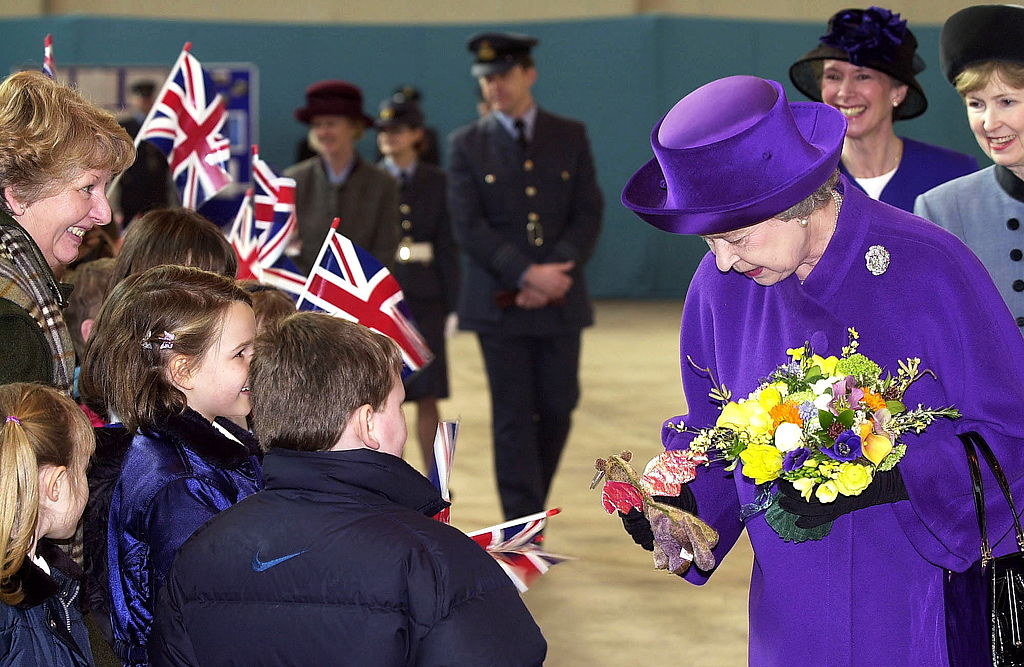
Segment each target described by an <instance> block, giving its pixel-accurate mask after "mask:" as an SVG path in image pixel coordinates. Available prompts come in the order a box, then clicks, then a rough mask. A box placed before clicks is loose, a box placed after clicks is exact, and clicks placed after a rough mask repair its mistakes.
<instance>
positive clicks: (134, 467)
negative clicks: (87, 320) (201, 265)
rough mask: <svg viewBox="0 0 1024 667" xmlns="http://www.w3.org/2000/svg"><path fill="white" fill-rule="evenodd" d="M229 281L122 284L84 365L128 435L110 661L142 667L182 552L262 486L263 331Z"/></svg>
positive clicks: (112, 539)
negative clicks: (253, 401)
mask: <svg viewBox="0 0 1024 667" xmlns="http://www.w3.org/2000/svg"><path fill="white" fill-rule="evenodd" d="M250 303H251V302H250V299H249V295H248V294H246V293H245V292H244V291H243V290H242V289H240V288H239V287H238V286H236V284H235V282H234V281H233V280H231V279H229V278H225V277H223V276H220V275H217V274H215V273H210V272H208V271H203V270H201V269H196V268H192V267H183V266H158V267H155V268H152V269H149V270H147V271H145V272H144V273H141V274H137V275H133V276H129V277H128V278H126V279H125V280H123V281H122V282H121V283H119V284H118V285H117V286H116V287H115V288H114V290H113V292H111V295H110V297H109V298H108V300H107V301H106V303H105V304H104V305H103V308H102V310H101V311H100V314H99V317H98V318H97V323H96V326H95V329H94V333H93V337H92V338H91V339H90V341H89V345H88V347H87V349H86V354H85V361H84V363H83V365H82V378H81V386H82V393H83V395H85V396H96V397H100V398H102V400H103V401H105V403H106V405H107V406H109V408H110V410H111V412H113V413H114V414H116V415H118V416H119V417H120V418H121V420H122V422H123V423H124V425H125V427H126V428H127V430H128V431H129V432H130V433H133V434H134V436H133V438H132V442H131V445H130V446H129V448H128V451H127V453H126V454H125V456H124V461H123V463H122V464H121V471H120V475H119V476H118V479H117V481H116V482H115V483H114V487H113V490H112V491H111V498H110V510H109V516H108V521H107V536H106V545H107V557H108V562H107V577H106V581H107V584H108V586H109V590H108V592H107V593H108V602H109V603H110V621H111V631H112V635H113V644H114V652H115V653H116V654H117V656H118V657H119V658H120V659H121V660H122V661H123V662H124V663H125V664H130V665H139V664H146V663H147V662H148V661H147V657H146V644H147V641H148V638H149V633H150V628H151V625H152V620H153V615H152V610H153V606H154V605H153V603H154V596H155V595H156V592H157V590H159V588H160V584H161V583H162V582H163V579H164V576H165V575H166V573H167V569H168V568H169V567H170V564H171V561H172V560H173V558H174V556H175V554H176V553H177V552H178V549H179V548H180V547H181V545H182V544H183V543H184V542H185V540H187V539H188V538H189V537H190V536H191V535H192V533H193V532H194V531H195V530H196V529H197V528H199V526H201V525H202V524H203V523H205V522H206V520H207V519H209V518H210V517H212V516H213V515H215V514H217V513H218V512H220V511H221V510H224V509H226V508H227V507H229V506H231V505H233V504H234V503H236V502H238V501H239V500H241V499H242V498H244V497H246V496H248V495H250V494H252V493H254V492H256V491H258V490H259V489H260V488H262V486H263V473H262V468H261V465H260V461H259V459H258V458H257V456H256V452H257V445H256V442H255V440H254V438H253V437H252V435H251V434H250V433H249V432H248V431H246V430H245V429H242V428H240V427H238V426H236V425H235V424H232V423H231V422H230V421H229V420H227V419H225V417H232V416H237V415H245V414H248V413H249V409H250V407H249V387H248V382H249V359H250V357H251V355H252V339H253V336H254V332H255V328H256V323H255V318H254V317H253V312H252V308H251V306H250Z"/></svg>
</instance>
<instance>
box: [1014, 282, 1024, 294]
mask: <svg viewBox="0 0 1024 667" xmlns="http://www.w3.org/2000/svg"><path fill="white" fill-rule="evenodd" d="M1013 291H1014V292H1024V280H1014V281H1013Z"/></svg>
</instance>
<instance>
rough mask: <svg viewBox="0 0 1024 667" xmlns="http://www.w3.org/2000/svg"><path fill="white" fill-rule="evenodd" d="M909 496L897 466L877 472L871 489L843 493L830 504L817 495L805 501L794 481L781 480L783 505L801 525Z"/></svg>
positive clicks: (820, 523)
mask: <svg viewBox="0 0 1024 667" xmlns="http://www.w3.org/2000/svg"><path fill="white" fill-rule="evenodd" d="M908 499H909V496H907V487H905V486H904V485H903V477H902V476H900V471H899V470H897V469H896V468H893V469H892V470H886V471H885V472H879V473H875V477H874V479H872V480H871V483H870V484H868V488H866V489H864V490H863V491H861V493H860V495H858V496H844V495H842V494H839V495H838V496H836V499H835V500H833V501H832V502H830V503H823V502H821V501H820V500H818V499H817V498H815V497H814V496H813V495H812V496H811V499H810V500H804V499H803V496H801V495H800V492H799V491H797V490H796V488H794V487H793V483H792V482H789V481H786V480H784V479H780V480H779V507H781V508H782V509H784V510H786V511H787V512H789V513H790V514H796V515H797V516H799V517H800V518H799V519H797V520H796V525H797V527H798V528H817V527H818V526H823V525H825V524H826V523H828V522H830V521H834V520H835V519H836V518H838V517H840V516H842V515H844V514H849V513H850V512H853V511H856V510H859V509H864V508H865V507H871V506H872V505H884V504H886V503H895V502H898V501H900V500H908Z"/></svg>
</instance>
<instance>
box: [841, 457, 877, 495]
mask: <svg viewBox="0 0 1024 667" xmlns="http://www.w3.org/2000/svg"><path fill="white" fill-rule="evenodd" d="M834 481H835V485H836V489H837V490H838V491H839V493H841V494H843V495H844V496H859V495H860V493H861V491H863V490H864V489H866V488H868V484H870V483H871V470H870V469H869V468H868V467H867V466H863V465H860V464H859V463H844V464H842V465H840V466H839V473H838V474H837V475H836V477H835V480H834Z"/></svg>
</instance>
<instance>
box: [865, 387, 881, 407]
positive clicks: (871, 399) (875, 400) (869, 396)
mask: <svg viewBox="0 0 1024 667" xmlns="http://www.w3.org/2000/svg"><path fill="white" fill-rule="evenodd" d="M860 402H861V403H863V404H864V405H866V406H868V407H869V408H871V409H872V410H882V409H884V408H885V399H884V398H882V397H881V396H879V395H878V394H876V393H875V392H873V391H871V390H870V389H868V388H867V387H865V388H864V398H862V399H860Z"/></svg>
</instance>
